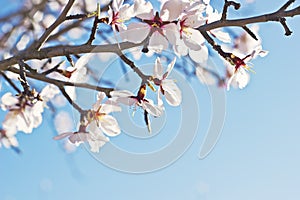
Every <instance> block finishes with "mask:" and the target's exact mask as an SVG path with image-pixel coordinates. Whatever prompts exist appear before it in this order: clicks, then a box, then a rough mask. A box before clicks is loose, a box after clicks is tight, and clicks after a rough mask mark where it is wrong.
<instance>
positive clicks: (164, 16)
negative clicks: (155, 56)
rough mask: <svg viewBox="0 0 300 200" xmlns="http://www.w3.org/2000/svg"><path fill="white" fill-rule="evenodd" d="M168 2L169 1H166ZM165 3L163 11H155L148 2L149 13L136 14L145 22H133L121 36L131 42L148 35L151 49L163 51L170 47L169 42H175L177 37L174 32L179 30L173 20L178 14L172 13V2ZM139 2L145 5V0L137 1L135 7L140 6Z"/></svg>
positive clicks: (140, 40) (140, 39) (138, 40)
mask: <svg viewBox="0 0 300 200" xmlns="http://www.w3.org/2000/svg"><path fill="white" fill-rule="evenodd" d="M166 3H167V2H166ZM166 3H165V4H164V5H163V6H162V8H163V9H162V10H161V12H160V13H159V12H155V13H154V10H153V6H152V4H150V3H148V7H149V8H150V12H149V13H142V14H140V13H139V14H136V17H137V18H140V19H141V20H142V21H143V22H132V23H130V24H129V25H128V29H127V31H124V32H122V33H121V37H122V38H123V39H125V40H127V41H130V42H136V43H139V42H142V41H143V40H145V39H146V38H147V37H148V36H149V37H150V38H149V45H148V48H149V49H153V50H155V51H161V50H164V49H167V48H168V45H169V42H171V43H175V41H176V38H175V37H174V32H176V31H177V32H178V28H177V26H176V24H175V23H172V21H173V20H175V19H177V17H178V16H177V15H170V13H172V12H170V11H171V10H172V11H175V10H174V7H172V4H170V3H169V4H166ZM139 4H141V5H144V4H146V2H145V1H144V0H139V1H135V4H134V8H135V9H137V8H139V6H138V5H139ZM133 33H134V34H133Z"/></svg>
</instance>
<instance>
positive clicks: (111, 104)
mask: <svg viewBox="0 0 300 200" xmlns="http://www.w3.org/2000/svg"><path fill="white" fill-rule="evenodd" d="M121 110H122V109H121V107H120V106H118V104H117V102H115V101H112V100H107V101H106V102H105V104H102V106H101V109H100V113H106V114H109V113H111V112H121Z"/></svg>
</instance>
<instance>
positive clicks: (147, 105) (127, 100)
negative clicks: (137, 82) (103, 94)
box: [110, 84, 162, 117]
mask: <svg viewBox="0 0 300 200" xmlns="http://www.w3.org/2000/svg"><path fill="white" fill-rule="evenodd" d="M110 95H111V96H112V97H113V98H114V99H115V101H116V102H118V103H122V104H125V105H128V106H134V107H135V108H136V107H140V108H142V109H143V110H145V111H147V112H148V113H149V114H150V115H152V116H154V117H159V116H161V114H162V108H161V107H159V106H157V105H154V103H153V101H152V100H151V99H146V98H145V96H146V85H145V84H143V85H141V87H140V89H139V91H138V94H137V95H136V96H135V95H134V94H133V93H132V92H130V91H127V90H121V91H112V92H111V93H110Z"/></svg>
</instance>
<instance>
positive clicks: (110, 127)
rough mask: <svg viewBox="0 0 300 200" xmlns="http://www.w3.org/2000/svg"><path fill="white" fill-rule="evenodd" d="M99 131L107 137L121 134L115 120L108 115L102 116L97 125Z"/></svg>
mask: <svg viewBox="0 0 300 200" xmlns="http://www.w3.org/2000/svg"><path fill="white" fill-rule="evenodd" d="M99 126H100V128H101V130H102V131H103V132H104V133H105V134H106V135H108V136H111V137H114V136H117V135H119V134H120V133H121V130H120V127H119V125H118V122H117V120H116V119H115V118H114V117H113V116H110V115H104V116H103V117H102V118H101V119H100V124H99Z"/></svg>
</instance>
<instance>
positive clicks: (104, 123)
mask: <svg viewBox="0 0 300 200" xmlns="http://www.w3.org/2000/svg"><path fill="white" fill-rule="evenodd" d="M104 98H105V93H104V92H99V93H98V96H97V102H96V103H95V104H94V105H93V110H92V111H93V115H94V116H93V118H94V120H95V121H96V123H97V125H98V127H99V128H100V129H101V130H102V131H103V132H104V133H105V134H106V135H108V136H110V137H113V136H116V135H118V134H120V133H121V130H120V127H119V125H118V122H117V120H116V119H115V118H114V117H113V116H111V115H109V114H110V113H112V112H120V111H121V107H120V106H118V105H117V103H116V102H115V101H113V100H107V101H106V102H105V103H104V104H102V103H101V102H102V101H103V99H104Z"/></svg>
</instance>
